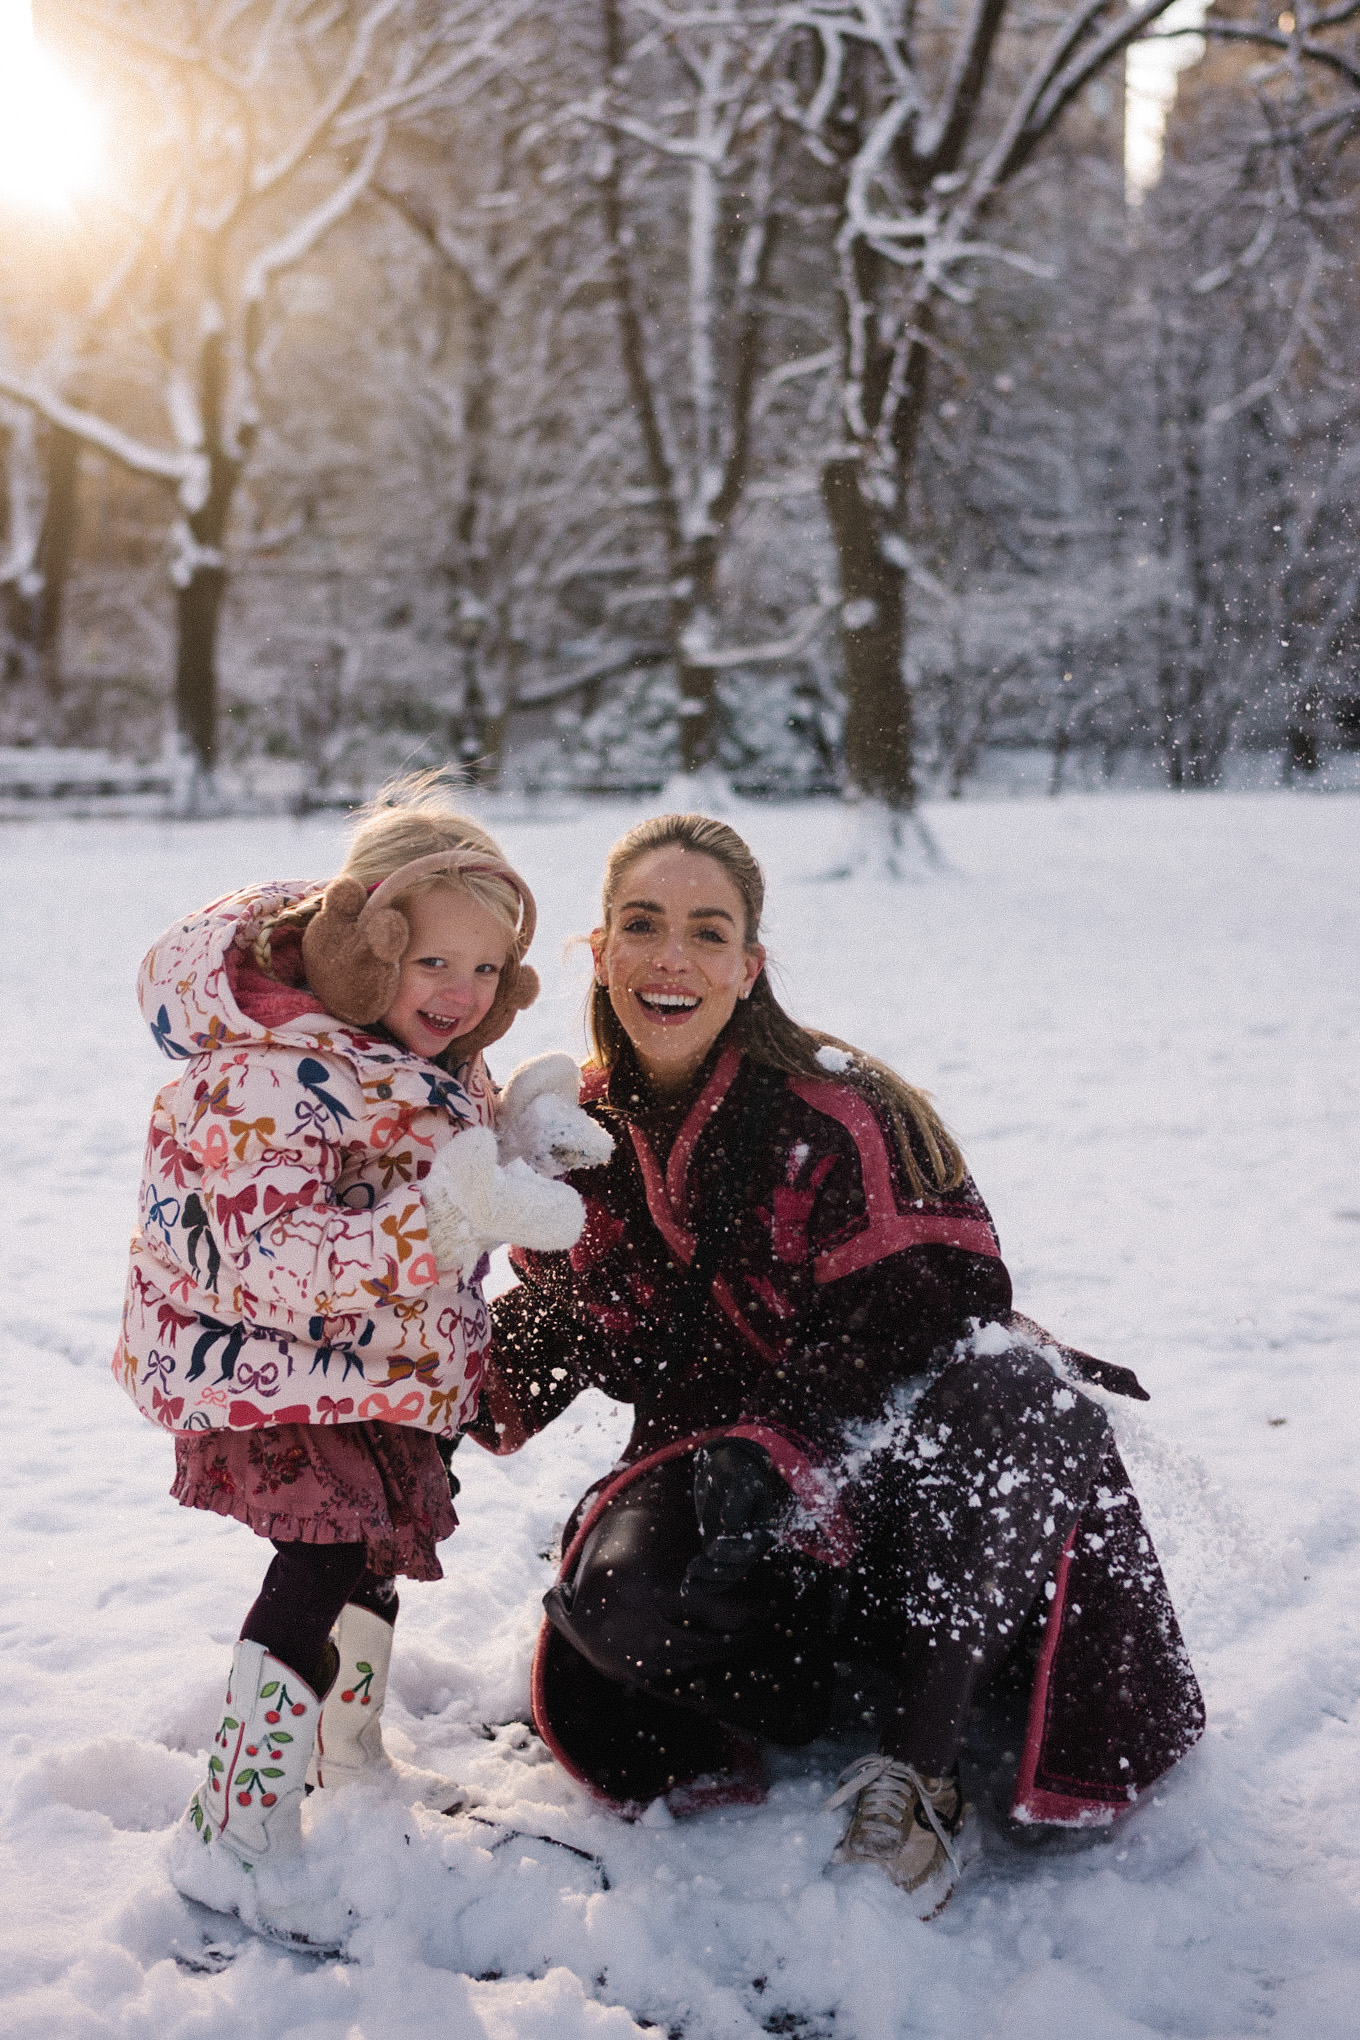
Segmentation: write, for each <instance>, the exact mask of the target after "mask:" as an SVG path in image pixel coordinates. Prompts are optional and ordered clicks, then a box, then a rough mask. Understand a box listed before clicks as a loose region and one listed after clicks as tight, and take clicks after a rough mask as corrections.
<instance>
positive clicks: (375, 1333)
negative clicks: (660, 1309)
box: [113, 884, 494, 1437]
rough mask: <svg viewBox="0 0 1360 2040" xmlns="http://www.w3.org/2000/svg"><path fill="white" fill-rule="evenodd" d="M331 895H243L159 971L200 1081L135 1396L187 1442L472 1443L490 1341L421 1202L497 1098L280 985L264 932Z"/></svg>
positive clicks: (294, 887) (158, 1244)
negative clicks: (399, 1430)
mask: <svg viewBox="0 0 1360 2040" xmlns="http://www.w3.org/2000/svg"><path fill="white" fill-rule="evenodd" d="M313 890H315V888H313V887H310V886H303V885H298V884H274V885H264V886H256V887H252V888H250V889H248V890H246V891H243V892H239V893H234V894H231V895H229V896H228V897H226V898H224V899H221V900H218V901H216V902H214V904H213V905H211V906H209V907H205V908H204V909H203V910H202V912H200V913H197V914H194V915H192V916H191V917H190V918H189V919H188V920H186V921H183V922H181V923H179V924H178V925H177V926H176V927H174V928H171V929H170V930H169V931H168V932H167V933H166V934H165V935H164V936H162V938H161V939H160V941H159V942H157V943H156V944H155V946H154V947H153V948H152V949H151V951H150V952H149V954H148V955H147V956H146V957H145V958H144V960H143V963H142V967H141V972H140V975H139V978H138V987H137V990H138V998H139V1000H140V1003H141V1007H142V1011H143V1013H144V1014H145V1015H146V1018H147V1020H148V1022H149V1024H150V1027H151V1031H152V1033H153V1035H154V1036H155V1038H156V1041H157V1043H158V1045H159V1047H160V1048H161V1049H162V1050H163V1052H164V1053H165V1054H166V1055H167V1056H169V1057H170V1058H171V1059H172V1060H174V1061H175V1062H177V1063H179V1064H180V1065H181V1066H182V1067H181V1068H180V1070H179V1073H178V1075H177V1076H176V1078H175V1080H174V1081H173V1082H172V1083H169V1084H167V1085H166V1086H165V1087H164V1089H163V1090H162V1091H161V1092H160V1094H159V1095H158V1097H157V1099H156V1102H155V1106H154V1108H153V1111H152V1116H151V1129H150V1133H149V1135H148V1139H147V1147H146V1160H145V1167H144V1173H143V1181H142V1189H141V1199H140V1204H139V1210H138V1227H137V1231H136V1233H135V1234H134V1236H133V1240H132V1258H131V1266H130V1269H129V1273H128V1285H127V1292H126V1296H125V1300H124V1311H123V1325H122V1333H121V1336H120V1338H119V1342H118V1348H117V1351H116V1353H115V1356H114V1361H113V1371H114V1375H115V1378H116V1379H117V1380H118V1381H119V1383H120V1384H121V1385H122V1387H124V1388H125V1389H126V1390H127V1392H128V1394H129V1395H131V1396H132V1397H133V1399H134V1400H135V1401H136V1403H137V1405H138V1407H139V1408H140V1409H141V1411H142V1412H143V1414H144V1415H145V1416H148V1417H150V1418H151V1419H152V1420H153V1421H154V1422H156V1423H159V1424H162V1425H164V1426H165V1428H166V1429H167V1430H170V1431H203V1430H220V1429H235V1430H249V1429H253V1428H255V1427H258V1426H260V1425H263V1424H270V1425H274V1424H343V1423H363V1422H370V1421H380V1422H384V1423H395V1424H410V1425H416V1426H419V1427H421V1428H423V1429H427V1430H429V1431H430V1432H432V1433H435V1434H438V1435H441V1436H444V1437H452V1436H454V1435H455V1434H456V1432H457V1431H458V1429H459V1426H460V1425H461V1424H462V1423H463V1421H464V1419H465V1417H466V1416H468V1415H470V1414H471V1412H472V1410H473V1409H474V1408H475V1406H476V1401H477V1394H478V1388H479V1385H480V1381H481V1375H482V1369H483V1365H484V1361H485V1355H486V1349H487V1345H488V1342H489V1336H490V1334H489V1321H488V1317H487V1311H486V1305H485V1302H484V1300H483V1298H482V1294H481V1289H480V1285H479V1284H478V1283H477V1282H475V1281H472V1282H465V1281H462V1280H460V1279H459V1278H458V1277H456V1276H453V1275H447V1274H446V1275H441V1274H440V1271H439V1269H438V1267H437V1266H436V1264H435V1259H434V1256H433V1254H432V1253H431V1252H430V1250H429V1245H428V1240H427V1234H426V1222H425V1207H424V1203H423V1201H422V1198H421V1194H420V1190H419V1188H418V1185H419V1183H420V1181H421V1180H422V1178H424V1177H425V1176H426V1175H427V1174H428V1173H429V1168H430V1163H431V1160H432V1159H433V1157H434V1156H435V1155H436V1154H437V1153H438V1151H439V1150H440V1148H441V1147H443V1146H444V1145H445V1144H446V1143H447V1142H448V1141H450V1140H451V1139H453V1137H454V1136H455V1135H456V1134H457V1133H458V1132H460V1131H461V1130H462V1129H463V1128H464V1127H467V1126H475V1125H490V1124H491V1123H492V1121H493V1118H494V1111H493V1100H492V1094H491V1090H490V1086H489V1083H488V1082H487V1079H486V1073H485V1070H484V1068H483V1066H482V1063H481V1059H480V1057H477V1058H475V1059H474V1060H473V1062H471V1063H470V1064H467V1065H465V1066H464V1067H463V1068H462V1069H461V1070H460V1071H459V1081H455V1080H454V1079H453V1078H451V1077H449V1076H446V1075H445V1074H444V1072H443V1071H442V1070H440V1069H438V1068H436V1067H435V1066H434V1065H433V1064H432V1063H428V1062H426V1061H424V1060H423V1059H422V1058H421V1057H419V1056H416V1055H412V1054H409V1053H408V1052H407V1051H405V1050H404V1049H402V1048H400V1047H399V1046H397V1045H396V1044H393V1043H389V1042H385V1041H383V1040H380V1039H378V1038H376V1037H375V1036H373V1035H369V1034H365V1033H363V1032H361V1031H360V1030H358V1029H355V1028H352V1027H349V1026H347V1025H345V1024H344V1023H343V1022H340V1021H337V1020H336V1019H334V1018H333V1016H332V1015H331V1014H329V1013H327V1012H326V1011H324V1009H323V1008H321V1007H320V1006H319V1005H318V1004H317V1002H316V1001H315V999H314V998H312V997H311V996H310V995H309V994H308V993H307V991H306V989H305V987H301V986H296V987H289V986H287V985H285V984H277V985H276V984H274V983H273V981H272V980H270V979H267V978H265V977H263V975H262V974H261V973H260V972H259V971H258V969H256V968H255V966H254V964H253V961H252V957H251V945H252V941H253V936H254V931H255V930H256V928H257V927H258V925H259V923H260V921H261V920H263V919H265V918H266V917H268V916H269V915H272V914H276V913H278V912H279V911H280V910H281V909H282V908H284V907H286V906H288V905H289V904H291V903H292V902H293V901H295V900H298V899H301V898H304V897H306V896H307V895H308V894H309V893H310V892H312V891H313ZM275 954H276V958H277V955H278V944H277V943H276V947H275Z"/></svg>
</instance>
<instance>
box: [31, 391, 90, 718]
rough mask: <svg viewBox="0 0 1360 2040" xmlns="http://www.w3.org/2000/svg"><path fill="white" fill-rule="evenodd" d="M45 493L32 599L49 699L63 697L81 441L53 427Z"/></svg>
mask: <svg viewBox="0 0 1360 2040" xmlns="http://www.w3.org/2000/svg"><path fill="white" fill-rule="evenodd" d="M44 466H45V468H46V471H47V472H46V481H47V496H46V501H45V502H44V504H43V518H42V527H41V529H40V531H39V533H38V549H37V553H36V556H35V558H34V562H33V564H34V567H35V568H36V570H37V574H38V577H39V580H40V581H41V583H42V585H41V587H40V588H39V589H38V592H37V594H36V596H35V597H34V601H33V612H34V613H33V651H34V656H35V658H36V662H37V668H38V676H39V678H40V679H41V681H42V683H43V687H44V689H45V691H46V693H47V695H48V698H49V699H50V700H51V701H52V702H53V703H54V704H55V703H57V702H59V701H60V699H61V678H62V676H61V625H62V616H63V613H64V610H65V606H66V584H67V582H68V580H69V579H70V574H71V556H72V554H73V552H74V551H75V539H76V515H77V508H78V501H77V492H78V489H79V482H80V441H79V440H78V439H77V438H76V436H75V434H74V432H63V431H62V430H61V429H60V427H58V426H51V427H49V428H48V433H47V458H46V461H45V462H44Z"/></svg>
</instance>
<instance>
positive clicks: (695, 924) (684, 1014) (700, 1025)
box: [590, 844, 765, 1099]
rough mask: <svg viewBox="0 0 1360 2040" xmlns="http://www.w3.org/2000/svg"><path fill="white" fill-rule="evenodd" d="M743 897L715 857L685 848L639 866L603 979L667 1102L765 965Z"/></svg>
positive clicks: (595, 940)
mask: <svg viewBox="0 0 1360 2040" xmlns="http://www.w3.org/2000/svg"><path fill="white" fill-rule="evenodd" d="M745 925H746V913H745V909H744V907H743V906H742V900H741V894H740V893H739V892H738V890H737V888H736V886H735V885H734V883H733V882H732V880H731V879H730V878H729V877H728V875H727V873H726V872H725V871H724V870H723V867H722V866H721V864H719V863H718V861H717V859H716V858H713V857H705V856H704V855H703V854H702V852H699V851H695V850H686V849H684V848H682V847H681V846H680V845H678V844H671V845H668V846H667V848H665V849H664V850H649V851H647V852H646V854H645V855H644V856H642V857H639V858H638V859H637V861H636V863H634V864H630V865H629V867H628V869H627V870H626V872H625V873H624V876H623V883H622V884H621V885H620V887H619V898H618V900H617V902H616V903H615V905H614V908H613V910H612V912H611V915H610V926H609V929H608V931H607V932H606V931H605V930H604V929H603V928H597V929H596V930H595V933H594V934H593V935H592V936H591V938H590V946H591V948H592V950H593V951H594V954H595V976H596V978H597V979H598V981H599V982H600V984H602V985H604V986H606V987H607V988H608V992H609V1003H610V1005H611V1006H612V1007H613V1009H614V1012H615V1013H616V1015H617V1016H618V1021H619V1025H620V1026H621V1027H622V1029H623V1031H624V1033H625V1034H626V1035H627V1036H628V1039H629V1041H630V1042H631V1043H632V1045H633V1049H634V1052H635V1054H636V1055H637V1059H638V1062H639V1064H640V1065H641V1067H642V1071H643V1074H644V1076H645V1077H646V1078H647V1081H648V1083H649V1084H650V1085H651V1087H652V1090H653V1091H654V1092H655V1094H656V1096H657V1097H658V1098H663V1099H664V1098H679V1097H683V1095H684V1093H685V1092H686V1091H687V1090H688V1089H689V1087H690V1085H691V1083H692V1082H693V1080H694V1078H695V1077H696V1076H697V1075H698V1073H699V1071H700V1069H701V1068H702V1067H703V1064H704V1061H705V1058H706V1057H707V1055H708V1052H709V1050H710V1049H711V1048H712V1046H713V1044H714V1042H715V1041H716V1040H717V1038H718V1036H719V1035H720V1034H721V1033H722V1031H723V1029H724V1027H726V1025H727V1023H728V1021H729V1020H730V1019H731V1018H732V1015H733V1013H734V1012H735V1011H736V1006H737V1000H738V999H739V998H744V997H745V995H746V994H747V993H748V992H749V991H750V989H751V987H752V985H753V984H754V983H755V981H756V979H757V978H758V977H759V976H760V973H761V970H762V969H763V967H764V963H765V951H764V950H763V949H762V948H761V947H760V945H759V943H753V944H752V945H751V947H750V948H748V947H747V946H746V941H745V936H744V929H745Z"/></svg>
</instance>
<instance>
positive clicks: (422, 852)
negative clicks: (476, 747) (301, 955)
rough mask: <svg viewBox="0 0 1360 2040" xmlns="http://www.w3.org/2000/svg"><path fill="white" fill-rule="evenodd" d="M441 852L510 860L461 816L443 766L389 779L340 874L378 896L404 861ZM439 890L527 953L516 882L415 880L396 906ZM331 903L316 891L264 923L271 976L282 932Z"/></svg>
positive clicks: (261, 942) (459, 876)
mask: <svg viewBox="0 0 1360 2040" xmlns="http://www.w3.org/2000/svg"><path fill="white" fill-rule="evenodd" d="M441 850H469V851H472V852H473V853H474V854H475V855H476V856H479V857H485V858H487V859H488V860H490V861H492V862H494V863H496V864H505V863H507V862H508V859H507V858H506V855H505V852H504V851H503V850H502V849H501V847H500V844H499V843H497V841H496V839H495V837H494V836H491V835H489V834H488V833H487V831H486V830H485V829H484V828H483V827H482V826H481V824H480V822H474V821H473V820H472V818H471V816H469V815H463V814H459V812H458V810H457V809H456V808H455V807H454V806H453V804H452V802H451V801H450V799H449V795H448V788H447V785H446V783H445V780H444V775H443V773H442V771H441V770H440V768H439V767H437V766H436V767H434V768H432V769H431V770H429V771H426V772H410V773H406V774H405V775H403V776H402V777H401V778H399V779H392V780H389V781H388V783H387V784H386V785H385V786H383V787H381V788H380V789H379V791H378V792H377V793H376V794H375V795H374V796H373V799H372V800H371V801H369V802H368V804H367V805H366V806H365V807H363V808H361V809H360V811H359V816H358V820H357V822H356V824H355V829H354V834H353V836H352V837H351V838H350V846H349V853H348V855H347V856H346V858H345V861H344V863H343V864H342V865H341V867H340V869H339V871H338V872H337V873H336V877H337V878H352V879H356V880H357V881H358V883H359V884H360V885H361V886H363V888H364V890H365V891H366V892H371V891H372V890H373V887H374V886H376V885H381V883H382V881H383V880H384V879H385V878H391V876H392V874H393V873H394V872H397V871H400V870H401V868H402V866H403V865H404V864H412V863H414V862H415V860H416V858H418V857H432V856H434V855H435V854H436V853H437V852H438V851H441ZM435 886H444V887H447V888H448V889H449V890H450V891H454V892H463V893H466V894H468V896H469V897H470V898H471V899H473V900H475V901H476V903H477V905H478V906H479V907H484V908H485V909H486V911H487V912H488V913H489V914H491V915H492V916H493V918H494V919H495V920H497V921H499V922H500V923H501V924H502V926H503V927H504V928H505V930H506V933H507V935H508V936H509V938H510V941H509V948H510V950H511V952H512V953H513V954H514V955H515V956H516V957H518V956H519V954H520V936H521V924H522V911H521V909H522V902H521V900H520V896H519V894H518V893H517V892H516V890H515V888H514V886H513V885H511V884H510V882H509V880H508V879H504V878H499V877H497V875H496V874H495V873H494V872H486V871H466V872H462V871H460V872H453V871H448V872H442V871H441V872H436V873H434V874H433V875H428V876H426V877H423V878H418V879H416V880H414V881H413V883H412V884H411V885H410V886H409V887H408V886H403V887H402V889H401V891H400V893H398V894H396V895H395V896H394V897H393V898H392V899H391V900H390V901H389V902H388V904H389V905H390V906H394V907H399V906H401V905H402V904H403V902H405V901H407V900H412V899H415V898H416V897H417V896H418V895H419V894H420V893H423V892H429V891H430V890H431V889H432V888H433V887H435ZM323 898H324V893H322V892H315V893H311V894H309V895H308V897H307V898H306V899H304V900H298V901H297V902H296V903H295V904H294V905H293V906H291V907H286V908H285V909H284V911H283V912H282V913H281V914H274V915H272V916H271V917H270V919H269V920H267V921H262V922H261V923H260V926H259V928H258V929H257V930H256V932H255V938H254V943H253V949H254V955H255V961H256V962H257V963H258V964H259V966H260V968H261V969H262V970H263V971H265V972H267V973H269V974H270V975H272V974H273V961H272V956H271V951H270V938H271V936H272V934H273V932H274V930H275V929H276V928H305V927H306V926H307V923H308V922H309V921H310V920H311V919H312V917H313V916H314V915H315V914H317V913H319V912H320V910H321V902H322V899H323Z"/></svg>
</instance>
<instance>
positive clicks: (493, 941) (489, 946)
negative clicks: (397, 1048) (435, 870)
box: [382, 885, 510, 1059]
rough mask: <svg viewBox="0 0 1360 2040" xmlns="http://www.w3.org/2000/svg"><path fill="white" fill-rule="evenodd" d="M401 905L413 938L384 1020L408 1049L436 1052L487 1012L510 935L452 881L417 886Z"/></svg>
mask: <svg viewBox="0 0 1360 2040" xmlns="http://www.w3.org/2000/svg"><path fill="white" fill-rule="evenodd" d="M402 912H403V914H404V915H405V916H406V919H407V921H408V922H409V924H410V928H411V939H410V941H409V942H408V943H407V945H406V949H405V952H404V954H403V956H402V959H401V976H400V978H399V979H398V982H397V996H396V998H395V999H394V1000H393V1001H392V1004H391V1005H390V1006H389V1007H388V1009H387V1011H386V1012H385V1013H384V1014H383V1016H382V1024H383V1026H384V1027H385V1028H386V1029H387V1031H388V1033H389V1034H394V1035H395V1036H396V1038H397V1040H398V1041H399V1042H400V1043H401V1045H402V1047H403V1048H409V1049H410V1050H411V1051H412V1052H413V1053H414V1054H415V1055H423V1056H427V1057H429V1058H431V1059H433V1058H434V1057H435V1056H437V1055H442V1054H443V1052H444V1050H445V1049H446V1048H447V1047H448V1045H449V1043H450V1042H451V1041H453V1040H455V1039H456V1037H457V1036H458V1035H460V1034H470V1033H471V1032H472V1029H473V1028H474V1027H475V1026H476V1025H477V1023H478V1022H479V1021H480V1020H484V1019H485V1018H486V1016H487V1014H488V1013H489V1012H490V1010H491V1002H492V1000H493V999H494V998H495V996H496V988H497V986H498V985H499V984H500V979H501V972H502V971H503V970H504V968H505V966H506V963H507V962H508V960H509V955H510V937H509V935H508V933H507V931H506V928H505V925H504V923H503V922H501V921H498V920H497V919H496V917H495V915H494V914H491V913H488V912H487V910H486V908H485V907H481V906H478V904H477V902H476V900H474V899H472V898H471V897H470V896H469V895H468V894H467V893H463V892H454V891H452V890H451V889H450V888H449V887H448V886H442V885H438V886H431V887H430V888H429V890H428V891H427V892H422V893H417V894H416V896H415V898H414V899H413V900H408V901H407V902H406V904H405V905H404V906H403V907H402Z"/></svg>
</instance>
